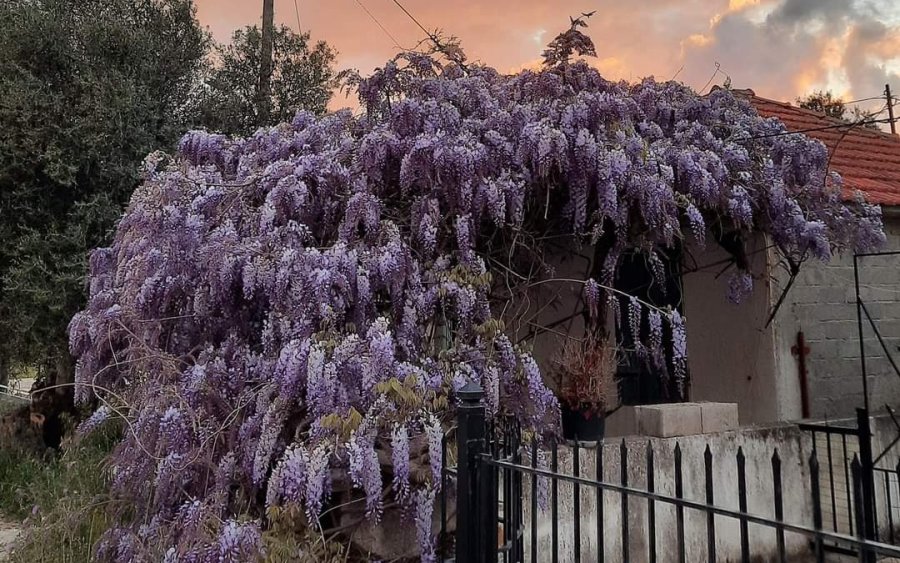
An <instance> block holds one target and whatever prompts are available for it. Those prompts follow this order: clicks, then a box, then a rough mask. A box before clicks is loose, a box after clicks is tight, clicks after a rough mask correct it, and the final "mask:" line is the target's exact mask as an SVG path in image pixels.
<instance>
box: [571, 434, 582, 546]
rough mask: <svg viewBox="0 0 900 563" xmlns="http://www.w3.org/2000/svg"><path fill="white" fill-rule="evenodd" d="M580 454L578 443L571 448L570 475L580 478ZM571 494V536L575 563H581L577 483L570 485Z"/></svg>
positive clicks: (579, 499) (579, 510)
mask: <svg viewBox="0 0 900 563" xmlns="http://www.w3.org/2000/svg"><path fill="white" fill-rule="evenodd" d="M579 457H581V452H580V450H579V448H578V441H576V442H575V444H574V445H573V446H572V473H573V475H575V477H580V476H581V475H580V473H579V469H580V467H579V465H580V463H581V460H580V459H579ZM572 493H573V495H574V497H575V498H574V499H573V500H574V503H573V507H572V509H573V515H572V516H573V518H574V520H575V522H574V526H573V535H574V538H573V539H574V541H575V544H574V546H573V547H574V548H575V553H574V556H575V563H581V487H579V485H578V483H577V482H575V483H573V484H572Z"/></svg>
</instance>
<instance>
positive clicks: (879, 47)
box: [196, 0, 900, 109]
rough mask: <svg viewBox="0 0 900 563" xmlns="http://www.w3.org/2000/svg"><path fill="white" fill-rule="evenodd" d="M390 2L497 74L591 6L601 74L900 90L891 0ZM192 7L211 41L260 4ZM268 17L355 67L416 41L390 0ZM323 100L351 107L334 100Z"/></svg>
mask: <svg viewBox="0 0 900 563" xmlns="http://www.w3.org/2000/svg"><path fill="white" fill-rule="evenodd" d="M399 1H400V3H401V4H403V6H405V7H406V9H407V10H408V11H409V12H410V13H411V14H412V15H413V16H414V17H415V18H416V19H417V20H418V21H419V22H420V23H421V24H422V25H423V26H424V27H425V28H427V29H429V30H432V29H438V28H439V29H441V30H443V31H444V32H445V33H447V34H451V35H455V36H457V37H458V38H459V39H460V40H461V42H462V46H463V48H464V49H465V51H466V53H467V55H468V56H469V59H471V60H477V61H479V62H482V63H485V64H487V65H490V66H492V67H494V68H496V69H498V70H500V71H503V72H514V71H515V70H517V69H521V68H524V67H528V66H535V65H536V64H537V62H538V61H539V57H540V53H541V50H542V48H543V46H544V45H546V43H548V42H549V41H550V40H552V38H553V37H554V36H555V35H556V34H557V33H559V32H560V31H562V30H563V29H565V28H567V27H568V23H569V19H568V18H569V16H570V15H578V14H580V13H582V12H589V11H593V10H596V13H595V14H594V16H593V17H591V18H590V20H589V28H588V29H587V33H588V34H589V35H590V36H591V38H592V39H593V41H594V43H595V45H596V47H597V55H598V56H597V58H596V59H595V60H594V61H593V64H594V65H595V66H597V68H598V69H600V71H601V73H602V74H604V76H606V77H607V78H609V79H613V80H618V79H625V80H629V81H636V80H639V79H641V78H643V77H645V76H655V77H656V78H657V79H660V80H668V79H672V78H675V79H676V80H679V81H682V82H684V83H685V84H687V85H689V86H691V87H693V88H695V89H697V90H703V89H704V88H707V87H708V85H710V84H722V83H723V82H724V81H725V79H726V78H729V77H730V79H731V83H732V86H733V87H734V88H751V89H753V90H754V91H755V92H756V94H757V95H760V96H764V97H767V98H771V99H776V100H783V101H793V100H795V99H796V98H797V97H798V96H801V95H804V94H807V93H809V92H811V91H813V90H816V89H823V90H831V91H833V92H834V93H835V94H838V95H840V96H842V97H844V99H845V100H854V99H860V98H870V97H875V96H879V95H881V94H882V93H883V91H884V85H885V84H886V83H891V84H892V88H893V90H894V93H895V94H900V1H898V0H555V1H554V0H542V1H539V0H481V1H476V0H455V1H453V0H446V1H443V2H436V1H432V0H399ZM196 3H197V5H198V17H199V19H200V22H201V23H202V24H203V25H205V26H207V27H208V28H209V29H210V31H211V32H212V33H213V35H214V36H215V37H216V39H218V40H220V41H226V40H227V39H228V37H229V36H230V34H231V31H232V30H233V29H235V28H237V27H240V26H244V25H252V24H258V23H259V21H260V15H261V12H262V1H261V0H196ZM366 10H368V12H369V13H371V16H370V15H369V14H367V13H366ZM275 17H276V21H278V22H281V23H284V24H286V25H289V26H291V27H292V28H294V29H297V28H298V27H300V28H302V29H303V30H304V31H309V32H310V33H311V35H312V37H313V39H316V40H324V41H327V42H328V43H329V44H331V45H332V46H333V47H334V48H335V49H336V50H337V51H338V53H339V56H338V64H337V66H338V69H344V68H355V69H358V70H359V71H361V72H362V73H363V74H366V73H368V72H370V71H371V70H373V69H374V68H376V67H378V66H380V65H381V64H383V63H384V61H386V60H388V59H390V58H391V57H392V56H393V55H394V54H395V53H396V52H398V51H399V50H400V49H399V48H398V45H399V46H402V47H404V48H410V47H412V46H413V45H415V44H416V43H417V42H418V41H419V40H420V39H422V38H423V37H424V33H423V32H422V30H421V29H419V28H418V26H417V25H416V24H415V23H414V22H413V21H412V20H411V19H410V18H409V17H408V16H407V15H406V14H404V13H403V12H402V11H401V10H400V8H399V7H398V6H397V4H396V3H395V2H394V0H296V6H295V2H294V0H275ZM373 17H374V19H377V20H378V22H379V23H380V24H381V26H382V27H383V28H384V29H381V27H379V25H378V24H377V23H376V22H375V21H374V20H373ZM873 104H874V105H873ZM878 104H879V102H877V101H869V102H866V103H864V104H861V107H864V108H871V109H879V108H880V107H883V103H882V104H881V106H879V105H878ZM331 105H332V107H333V108H337V107H341V106H345V105H355V104H354V103H351V102H350V101H348V100H346V99H344V98H343V96H338V97H336V98H335V99H334V100H332V104H331Z"/></svg>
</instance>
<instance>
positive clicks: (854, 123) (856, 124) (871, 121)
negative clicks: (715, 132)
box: [736, 110, 900, 143]
mask: <svg viewBox="0 0 900 563" xmlns="http://www.w3.org/2000/svg"><path fill="white" fill-rule="evenodd" d="M882 111H884V110H882ZM879 113H881V112H879ZM897 121H900V117H895V118H894V119H891V118H889V117H886V118H884V119H861V120H859V121H848V122H847V123H840V124H836V125H825V126H822V127H810V128H809V129H797V130H795V131H782V132H780V133H768V134H765V135H754V136H752V137H743V138H741V139H736V141H737V142H741V143H742V142H745V141H753V140H756V139H770V138H772V137H784V136H786V135H801V134H803V133H812V132H815V131H827V130H828V129H844V128H848V127H850V128H852V127H859V126H865V125H870V124H876V123H891V122H897Z"/></svg>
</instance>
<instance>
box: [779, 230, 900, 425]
mask: <svg viewBox="0 0 900 563" xmlns="http://www.w3.org/2000/svg"><path fill="white" fill-rule="evenodd" d="M885 229H886V231H887V234H888V242H887V245H886V246H885V250H900V214H898V213H892V214H886V216H885ZM861 264H862V267H861V268H860V284H861V286H862V290H861V295H862V298H863V300H864V301H865V303H866V305H867V307H868V308H869V311H870V313H871V314H872V317H873V318H874V319H875V320H876V322H877V324H878V327H879V330H880V331H881V334H882V335H883V336H884V337H885V340H886V341H887V342H888V344H889V349H890V350H891V351H892V352H893V354H894V358H895V361H898V362H900V350H898V346H900V256H888V257H869V258H864V259H862V261H861ZM784 282H785V279H784V276H783V275H781V276H779V279H778V283H776V284H775V286H774V287H773V291H772V295H773V298H777V296H778V294H779V291H780V287H782V286H783V284H784ZM854 300H855V292H854V281H853V257H852V256H851V255H847V256H835V257H834V258H833V259H832V261H831V262H830V263H828V264H821V263H817V262H815V261H810V262H808V263H807V264H805V265H804V266H803V268H802V269H801V271H800V274H799V276H798V278H797V280H796V282H795V283H794V286H793V288H792V289H791V291H790V293H789V294H788V298H787V301H786V302H785V304H784V305H783V306H782V309H781V310H780V311H779V313H778V316H777V318H776V322H775V334H776V338H775V340H776V357H777V359H778V361H777V364H778V366H777V370H778V374H779V377H778V379H779V391H780V393H779V394H780V395H782V396H785V395H786V396H789V398H790V405H789V406H788V407H787V408H786V409H785V412H784V413H783V416H781V417H780V418H781V419H783V420H792V419H794V420H796V419H799V418H801V404H800V398H799V393H798V391H799V372H798V364H797V360H796V358H795V356H794V355H793V354H792V353H791V347H792V346H794V345H795V343H796V338H797V332H798V331H803V335H804V338H805V340H806V345H807V346H808V347H809V354H808V356H807V359H806V369H807V379H808V389H809V400H810V415H811V416H812V417H818V418H835V417H842V416H849V415H852V414H853V410H854V409H855V408H856V407H859V406H862V405H863V390H862V381H861V368H860V351H859V341H858V337H857V321H856V306H855V304H854ZM865 334H866V342H865V344H866V348H865V350H866V360H867V372H868V373H869V377H868V386H869V399H870V402H871V408H872V411H873V412H874V411H875V409H876V408H881V407H883V406H884V405H885V404H891V405H897V404H898V403H900V376H898V375H897V374H896V373H895V372H894V371H893V369H892V368H891V365H890V363H889V362H888V360H887V358H886V356H885V354H884V351H883V350H882V348H881V347H880V345H879V344H878V341H877V340H876V338H875V335H874V333H873V332H872V331H871V329H870V328H869V327H868V326H866V327H865ZM781 387H784V388H785V389H784V390H782V389H780V388H781Z"/></svg>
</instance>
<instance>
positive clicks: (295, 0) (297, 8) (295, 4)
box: [294, 0, 303, 33]
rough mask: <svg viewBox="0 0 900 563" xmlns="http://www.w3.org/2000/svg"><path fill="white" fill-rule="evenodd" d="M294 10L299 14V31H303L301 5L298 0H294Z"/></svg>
mask: <svg viewBox="0 0 900 563" xmlns="http://www.w3.org/2000/svg"><path fill="white" fill-rule="evenodd" d="M294 12H295V13H296V14H297V33H303V23H302V22H301V21H300V6H298V5H297V0H294Z"/></svg>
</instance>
